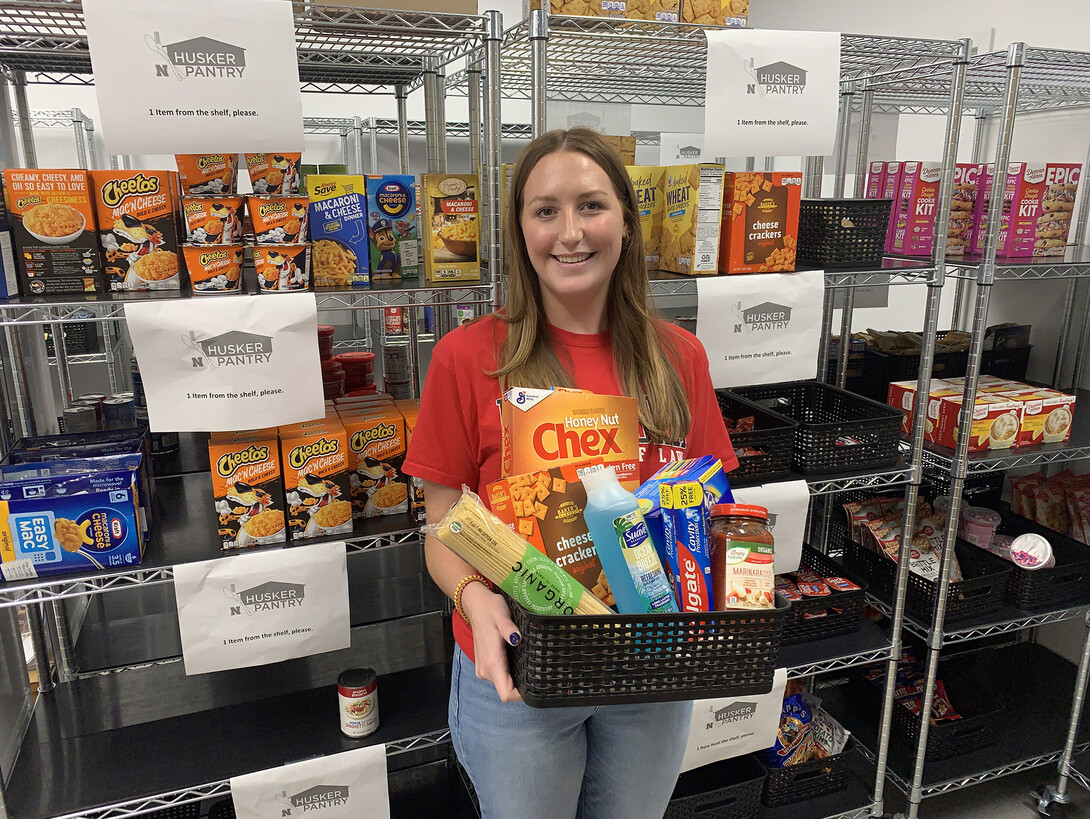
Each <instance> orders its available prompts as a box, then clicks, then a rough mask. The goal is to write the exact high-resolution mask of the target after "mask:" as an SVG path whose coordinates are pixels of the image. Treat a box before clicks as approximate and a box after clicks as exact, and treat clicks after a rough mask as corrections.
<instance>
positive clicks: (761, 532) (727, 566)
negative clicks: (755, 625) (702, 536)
mask: <svg viewBox="0 0 1090 819" xmlns="http://www.w3.org/2000/svg"><path fill="white" fill-rule="evenodd" d="M708 528H709V532H708V535H709V540H710V541H711V553H712V554H711V558H712V595H713V599H714V603H715V610H716V611H724V610H725V609H727V608H772V607H773V606H774V605H775V599H774V596H773V584H774V583H775V565H774V560H775V556H774V553H773V547H774V545H775V540H774V539H773V537H772V532H771V531H769V528H768V510H767V509H765V508H764V507H763V506H751V505H749V504H744V503H719V504H716V505H715V506H713V507H712V508H711V519H710V524H709V527H708Z"/></svg>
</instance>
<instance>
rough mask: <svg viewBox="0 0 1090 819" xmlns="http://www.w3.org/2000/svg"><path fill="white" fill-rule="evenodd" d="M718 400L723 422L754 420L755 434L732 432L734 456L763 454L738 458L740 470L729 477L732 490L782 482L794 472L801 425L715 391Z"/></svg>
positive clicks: (727, 394)
mask: <svg viewBox="0 0 1090 819" xmlns="http://www.w3.org/2000/svg"><path fill="white" fill-rule="evenodd" d="M715 397H716V400H718V401H719V409H720V410H721V411H722V412H723V417H724V418H730V419H732V420H735V421H737V420H738V419H739V418H745V417H747V416H753V423H754V430H753V432H732V433H731V436H730V441H731V443H732V444H733V445H734V449H735V452H738V451H739V450H743V449H744V448H745V449H751V450H763V454H760V455H756V454H754V455H747V454H745V452H742V454H740V455H739V456H738V468H737V469H735V470H734V471H733V472H731V473H730V483H731V486H752V485H753V484H758V483H765V482H767V481H775V480H780V479H781V478H783V477H784V476H785V475H787V474H788V473H789V472H790V471H791V453H792V449H793V448H794V445H795V430H796V429H797V428H798V422H797V421H795V420H794V419H791V418H787V417H786V416H783V415H780V414H779V413H777V412H772V411H771V410H767V409H765V408H764V407H761V406H758V405H757V404H754V403H753V402H751V401H747V400H745V399H744V398H740V397H739V396H737V395H733V394H732V393H730V392H729V391H728V390H716V392H715Z"/></svg>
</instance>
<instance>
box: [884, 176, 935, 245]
mask: <svg viewBox="0 0 1090 819" xmlns="http://www.w3.org/2000/svg"><path fill="white" fill-rule="evenodd" d="M941 176H942V163H941V162H905V163H904V165H903V167H902V169H901V179H900V185H899V188H898V192H897V196H896V197H895V198H894V201H893V211H894V217H893V218H894V222H893V232H892V234H890V235H888V236H887V238H886V252H887V253H894V254H900V255H903V256H930V255H931V251H932V248H933V247H934V242H935V208H936V207H937V203H938V198H939V179H940V178H941Z"/></svg>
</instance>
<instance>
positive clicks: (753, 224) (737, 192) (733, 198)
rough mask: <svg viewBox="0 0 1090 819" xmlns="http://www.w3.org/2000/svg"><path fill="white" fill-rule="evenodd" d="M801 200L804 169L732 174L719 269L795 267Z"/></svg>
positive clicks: (727, 186) (725, 202) (757, 270)
mask: <svg viewBox="0 0 1090 819" xmlns="http://www.w3.org/2000/svg"><path fill="white" fill-rule="evenodd" d="M801 200H802V174H801V173H796V172H790V171H789V172H780V171H776V172H769V173H728V174H727V175H726V179H725V181H724V184H723V220H722V225H721V229H720V235H719V272H720V273H766V272H781V271H782V272H791V271H794V269H795V252H796V248H797V246H798V237H799V204H800V202H801Z"/></svg>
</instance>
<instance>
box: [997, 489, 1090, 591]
mask: <svg viewBox="0 0 1090 819" xmlns="http://www.w3.org/2000/svg"><path fill="white" fill-rule="evenodd" d="M1000 514H1001V515H1002V516H1003V522H1002V523H1000V524H999V533H1000V534H1004V535H1009V536H1010V537H1017V536H1018V535H1020V534H1024V533H1025V532H1034V533H1036V534H1039V535H1043V536H1044V537H1045V538H1047V539H1048V542H1049V543H1050V544H1051V545H1052V554H1053V555H1054V556H1055V558H1056V565H1055V566H1053V567H1052V568H1051V569H1033V570H1030V569H1023V568H1021V567H1020V566H1013V568H1012V569H1011V573H1010V577H1008V578H1007V593H1006V597H1007V602H1008V603H1010V604H1011V605H1012V606H1017V607H1018V608H1020V609H1023V610H1024V611H1052V610H1057V609H1063V608H1068V607H1070V606H1077V605H1081V604H1084V603H1090V546H1087V545H1086V544H1084V543H1079V542H1078V541H1077V540H1075V539H1074V538H1070V537H1068V536H1067V535H1063V534H1060V533H1059V532H1054V531H1052V530H1051V529H1048V528H1046V527H1044V526H1041V525H1040V524H1038V523H1034V522H1033V521H1031V520H1028V519H1026V518H1023V517H1021V516H1019V515H1015V514H1014V513H1013V512H1011V511H1010V507H1003V508H1002V509H1000Z"/></svg>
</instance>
